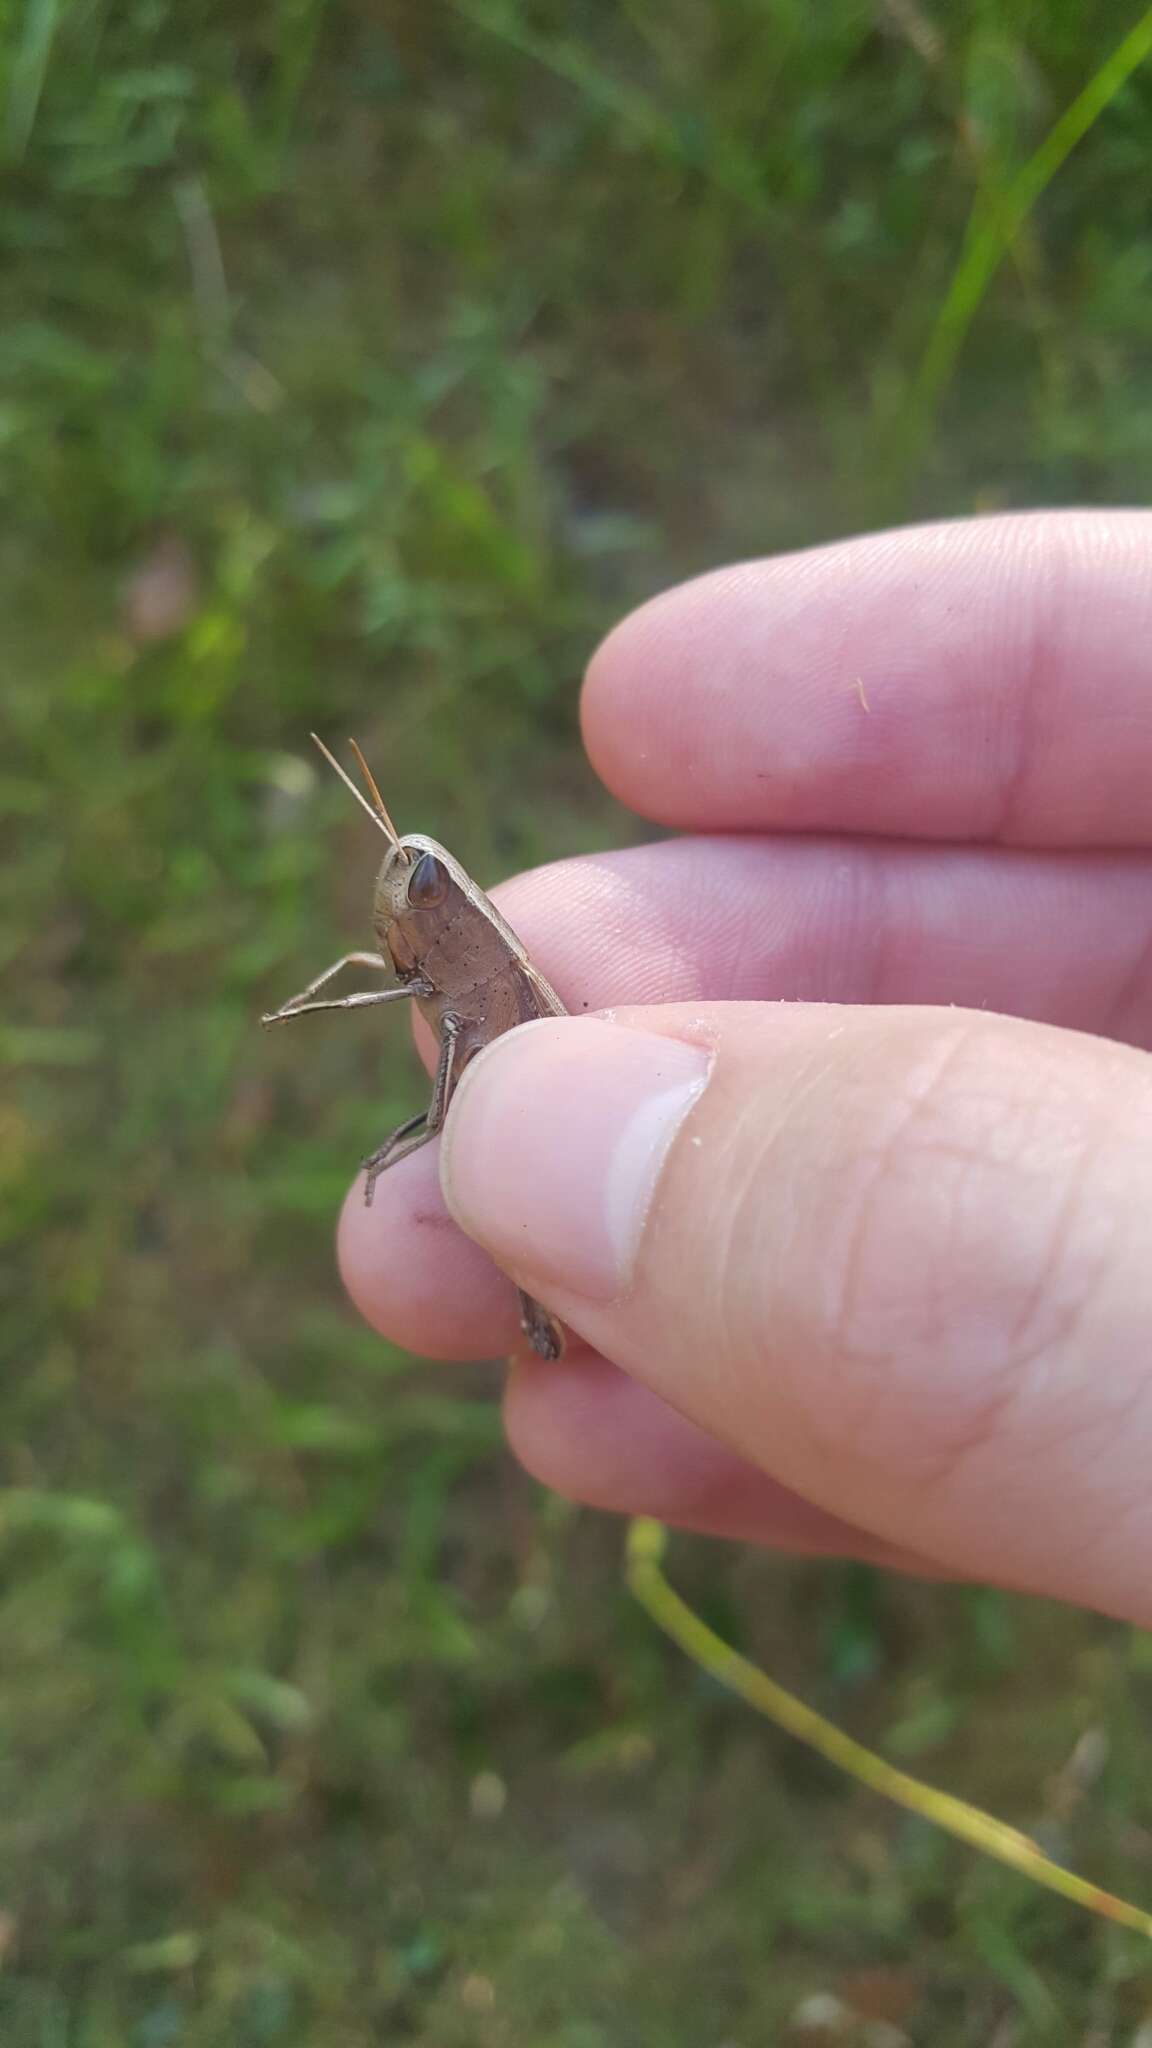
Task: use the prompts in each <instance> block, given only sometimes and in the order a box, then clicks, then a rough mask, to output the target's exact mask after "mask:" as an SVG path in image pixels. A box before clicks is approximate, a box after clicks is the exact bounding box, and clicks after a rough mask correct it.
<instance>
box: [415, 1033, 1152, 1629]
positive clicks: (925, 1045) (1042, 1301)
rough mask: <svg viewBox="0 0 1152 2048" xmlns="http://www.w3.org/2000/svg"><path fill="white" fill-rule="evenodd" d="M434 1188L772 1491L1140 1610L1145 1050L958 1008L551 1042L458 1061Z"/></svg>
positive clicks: (1148, 1437) (1151, 1331) (1148, 1516)
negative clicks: (776, 1485)
mask: <svg viewBox="0 0 1152 2048" xmlns="http://www.w3.org/2000/svg"><path fill="white" fill-rule="evenodd" d="M441 1176H442V1181H443V1186H444V1192H445V1196H446V1199H447V1201H448V1205H449V1207H450V1208H451V1210H452V1212H453V1214H454V1215H455V1217H456V1219H457V1221H458V1222H459V1223H460V1224H461V1225H462V1227H463V1228H464V1229H465V1230H466V1231H467V1232H468V1234H469V1235H470V1236H472V1237H474V1238H476V1239H477V1240H478V1241H479V1242H480V1243H481V1244H483V1245H484V1246H485V1247H486V1248H487V1249H488V1250H489V1251H490V1252H491V1253H492V1255H493V1257H494V1258H495V1259H496V1260H497V1262H498V1263H499V1264H501V1265H502V1266H503V1267H504V1268H505V1269H506V1270H507V1271H508V1272H509V1273H511V1274H512V1275H513V1276H514V1277H515V1278H516V1280H517V1281H519V1283H520V1284H521V1285H522V1286H524V1287H526V1288H528V1290H529V1291H530V1292H531V1293H533V1294H535V1295H538V1296H539V1297H540V1298H541V1299H542V1300H543V1301H544V1302H545V1303H546V1304H547V1305H548V1306H549V1307H550V1308H551V1309H553V1310H554V1311H555V1312H556V1314H558V1315H559V1316H560V1317H561V1318H562V1319H563V1320H564V1321H565V1322H566V1323H567V1324H568V1325H569V1326H570V1327H571V1328H572V1329H574V1330H575V1331H576V1332H578V1333H579V1335H580V1336H581V1337H582V1338H584V1339H585V1340H586V1341H587V1342H588V1343H589V1344H591V1345H593V1346H595V1347H596V1349H598V1350H599V1351H601V1352H603V1353H604V1354H605V1355H606V1356H607V1357H609V1358H611V1359H613V1360H614V1361H615V1362H616V1363H617V1364H618V1365H620V1366H622V1367H623V1368H624V1369H625V1371H627V1372H628V1373H630V1374H632V1375H633V1376H634V1377H635V1378H636V1379H638V1380H642V1381H644V1382H645V1383H646V1384H647V1385H648V1386H650V1387H651V1388H653V1389H654V1390H655V1391H656V1392H657V1393H659V1394H660V1395H661V1396H663V1398H664V1399H665V1400H667V1401H668V1402H670V1403H671V1404H672V1405H673V1406H674V1407H676V1408H678V1409H680V1410H681V1412H682V1413H684V1414H685V1415H687V1416H689V1417H690V1418H691V1419H692V1420H693V1421H695V1422H696V1423H697V1424H699V1425H701V1426H702V1427H704V1428H705V1429H707V1430H709V1431H710V1432H711V1433H712V1434H713V1435H715V1436H716V1437H718V1438H720V1439H722V1440H723V1441H724V1442H726V1443H727V1444H728V1445H729V1446H731V1447H732V1448H733V1449H735V1450H737V1451H739V1452H740V1454H741V1455H742V1456H743V1457H744V1458H746V1459H749V1460H751V1461H752V1462H753V1463H755V1464H757V1465H759V1466H760V1467H761V1468H762V1469H763V1470H765V1471H767V1472H769V1473H771V1474H772V1476H773V1477H774V1478H775V1479H777V1480H780V1481H782V1482H784V1483H785V1484H786V1485H788V1486H790V1487H792V1488H795V1489H796V1490H797V1491H798V1492H800V1493H802V1494H804V1495H805V1496H806V1497H807V1498H808V1499H810V1500H811V1501H813V1502H815V1503H817V1504H818V1505H820V1506H821V1507H823V1508H826V1509H828V1510H830V1511H831V1512H832V1513H834V1514H836V1515H839V1516H842V1517H844V1518H845V1519H847V1520H849V1521H851V1522H855V1523H857V1524H859V1525H860V1526H861V1527H863V1528H865V1529H868V1530H870V1531H872V1532H873V1533H874V1534H875V1535H877V1536H879V1537H882V1538H884V1539H885V1540H887V1541H888V1542H891V1543H896V1544H899V1545H901V1546H903V1547H904V1548H905V1549H910V1550H914V1551H918V1552H921V1553H923V1554H925V1555H926V1556H928V1557H930V1558H932V1559H934V1560H935V1561H936V1562H937V1563H938V1564H940V1565H942V1566H944V1567H946V1568H948V1569H949V1570H952V1571H957V1572H962V1573H964V1574H966V1575H968V1576H971V1577H975V1576H979V1577H982V1578H989V1579H996V1580H999V1581H1001V1582H1002V1583H1006V1584H1011V1585H1015V1586H1018V1587H1021V1588H1025V1589H1029V1590H1032V1591H1035V1592H1046V1593H1052V1594H1057V1595H1060V1596H1062V1597H1065V1598H1069V1599H1077V1600H1082V1601H1084V1602H1086V1603H1088V1604H1090V1605H1094V1606H1098V1607H1101V1608H1103V1609H1105V1610H1108V1611H1110V1612H1113V1613H1117V1614H1123V1615H1126V1616H1128V1617H1130V1618H1132V1619H1136V1620H1142V1621H1145V1622H1147V1621H1149V1620H1152V1570H1150V1569H1149V1560H1150V1554H1152V1552H1150V1539H1152V1488H1150V1487H1149V1483H1148V1481H1149V1472H1150V1470H1152V1256H1150V1249H1149V1237H1150V1224H1149V1219H1150V1218H1152V1062H1150V1061H1149V1060H1148V1059H1147V1058H1146V1057H1145V1056H1144V1055H1142V1054H1140V1053H1136V1052H1133V1051H1131V1050H1129V1049H1127V1048H1125V1047H1120V1046H1114V1045H1111V1044H1109V1043H1107V1042H1106V1041H1104V1040H1100V1039H1094V1038H1088V1037H1081V1036H1079V1035H1077V1034H1074V1033H1071V1032H1061V1031H1055V1030H1049V1029H1047V1028H1045V1027H1042V1026H1038V1025H1031V1024H1023V1023H1017V1022H1015V1021H1013V1020H1010V1019H1007V1018H1002V1017H990V1016H987V1015H984V1014H982V1013H965V1012H962V1011H955V1010H928V1009H924V1010H910V1009H897V1008H891V1009H849V1008H836V1007H832V1006H827V1005H809V1004H760V1005H753V1004H715V1005H712V1006H706V1007H703V1008H701V1007H699V1006H693V1007H690V1008H689V1007H669V1008H660V1009H648V1010H630V1011H617V1012H614V1013H613V1014H612V1017H611V1018H610V1019H598V1018H557V1019H548V1020H546V1021H543V1022H539V1023H534V1024H529V1025H527V1026H524V1027H523V1028H521V1029H519V1030H517V1031H514V1032H512V1033H510V1034H508V1035H507V1036H505V1037H503V1038H500V1039H499V1040H497V1042H496V1043H495V1044H494V1045H492V1046H491V1047H490V1048H489V1049H488V1050H487V1051H486V1052H484V1053H483V1054H482V1055H481V1056H480V1058H479V1059H478V1060H477V1061H476V1062H475V1063H474V1064H473V1065H472V1066H471V1067H470V1068H469V1070H468V1072H467V1074H466V1075H465V1078H464V1080H463V1081H462V1083H461V1086H460V1089H459V1092H458V1094H457V1097H456V1101H455V1103H454V1105H453V1109H452V1112H451V1114H450V1116H449V1118H448V1124H447V1129H446V1132H445V1138H444V1145H443V1151H442V1161H441ZM547 1370H548V1368H547V1366H545V1365H541V1367H540V1371H541V1372H546V1371H547Z"/></svg>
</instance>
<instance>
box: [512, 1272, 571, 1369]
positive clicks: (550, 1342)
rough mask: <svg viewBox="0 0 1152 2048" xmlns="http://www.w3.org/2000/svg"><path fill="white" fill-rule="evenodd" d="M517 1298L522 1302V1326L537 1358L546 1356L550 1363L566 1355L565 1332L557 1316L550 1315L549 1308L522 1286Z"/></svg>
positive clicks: (518, 1289) (518, 1290) (519, 1288)
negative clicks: (526, 1291) (542, 1305)
mask: <svg viewBox="0 0 1152 2048" xmlns="http://www.w3.org/2000/svg"><path fill="white" fill-rule="evenodd" d="M516 1298H517V1300H518V1301H519V1303H520V1328H521V1329H522V1330H523V1332H524V1335H525V1336H526V1337H527V1339H528V1342H529V1343H530V1345H531V1346H532V1349H533V1351H534V1352H535V1353H536V1356H537V1358H546V1359H548V1361H549V1363H550V1364H555V1362H556V1360H557V1359H558V1358H563V1356H564V1332H563V1330H562V1329H561V1328H560V1325H559V1323H558V1322H557V1321H556V1318H555V1316H550V1315H549V1313H548V1311H547V1309H546V1308H542V1307H541V1305H540V1303H539V1302H538V1301H533V1299H532V1296H531V1295H530V1294H525V1292H524V1289H523V1288H522V1287H518V1288H517V1289H516Z"/></svg>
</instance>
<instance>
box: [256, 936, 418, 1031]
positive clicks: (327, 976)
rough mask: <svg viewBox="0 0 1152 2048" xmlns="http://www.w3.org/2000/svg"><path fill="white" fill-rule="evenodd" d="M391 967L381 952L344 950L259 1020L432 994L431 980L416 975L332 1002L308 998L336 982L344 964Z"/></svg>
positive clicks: (271, 1021) (281, 1020)
mask: <svg viewBox="0 0 1152 2048" xmlns="http://www.w3.org/2000/svg"><path fill="white" fill-rule="evenodd" d="M388 966H389V962H388V961H387V960H384V959H382V958H381V956H380V954H379V953H345V955H344V957H343V959H341V960H337V961H336V962H335V964H334V965H333V966H331V967H326V968H325V969H324V972H323V974H318V975H317V976H316V979H315V981H310V982H309V983H308V986H307V988H302V989H301V991H300V993H299V995H297V996H290V997H289V998H288V1001H287V1002H286V1003H282V1004H281V1006H280V1008H279V1009H278V1010H272V1011H270V1012H269V1014H268V1016H266V1017H261V1019H260V1022H261V1023H262V1024H287V1023H288V1022H289V1021H290V1019H291V1018H293V1017H306V1016H308V1015H310V1014H311V1012H312V1011H314V1010H363V1009H367V1008H368V1007H369V1005H371V1004H373V1003H395V1002H398V1001H399V1000H400V998H401V997H402V996H428V995H431V994H432V986H431V983H430V982H427V981H423V980H421V979H420V978H419V977H417V978H416V979H414V980H412V981H405V982H402V983H401V984H400V985H399V987H396V988H381V989H361V990H358V991H357V992H356V993H355V994H354V995H350V996H337V997H335V999H334V1000H332V1001H331V1002H325V1003H310V1002H309V1001H308V997H309V996H313V995H315V993H316V991H317V989H320V988H324V987H325V985H326V984H327V983H328V982H330V981H334V980H335V978H336V976H337V975H338V974H339V973H340V972H341V971H342V969H343V968H345V967H379V968H380V969H381V971H382V972H385V973H386V972H387V971H388Z"/></svg>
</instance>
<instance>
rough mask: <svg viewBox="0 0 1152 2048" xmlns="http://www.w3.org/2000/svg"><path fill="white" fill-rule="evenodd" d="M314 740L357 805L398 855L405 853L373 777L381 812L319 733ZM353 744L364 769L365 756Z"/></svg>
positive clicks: (372, 783) (370, 779)
mask: <svg viewBox="0 0 1152 2048" xmlns="http://www.w3.org/2000/svg"><path fill="white" fill-rule="evenodd" d="M312 738H313V740H314V741H315V742H316V745H317V746H318V747H319V749H320V752H321V753H322V754H323V756H324V759H325V760H326V761H327V763H328V766H329V767H330V768H334V769H335V770H336V773H337V775H338V776H339V777H340V780H341V782H342V783H343V784H344V786H345V788H347V789H350V790H351V791H352V794H353V796H354V797H355V799H356V801H357V803H358V804H359V805H360V808H361V810H363V811H367V813H368V816H369V817H370V818H371V820H372V823H373V824H374V825H376V826H377V827H378V828H379V830H380V831H381V832H383V834H384V837H385V839H389V840H391V842H392V845H393V846H394V847H395V848H396V851H397V853H403V851H404V848H403V847H402V846H401V844H400V840H399V837H398V835H397V832H396V827H395V826H394V824H393V823H392V820H391V818H390V817H389V816H388V813H387V811H386V810H385V809H384V805H383V803H382V802H381V800H380V792H379V790H378V789H377V788H376V784H375V783H374V782H373V781H372V777H371V776H370V775H369V776H368V782H369V786H370V788H371V790H372V793H373V795H374V796H375V798H376V801H377V803H378V804H379V806H380V808H379V810H373V808H372V805H371V804H370V803H369V801H368V799H367V797H366V796H363V795H362V794H361V792H360V791H359V790H358V789H357V787H356V784H355V783H354V782H353V780H352V777H351V776H350V775H349V774H348V773H347V772H346V770H345V769H343V768H342V767H341V766H340V763H339V761H338V760H337V759H336V756H335V754H331V753H329V751H328V749H327V747H326V746H325V745H324V742H323V740H322V739H321V738H320V735H319V733H315V732H314V733H313V734H312ZM351 744H352V746H353V747H355V748H356V756H357V759H358V760H359V762H360V765H361V767H363V766H364V756H363V755H362V754H361V752H360V749H359V747H357V746H356V742H355V740H353V741H352V742H351Z"/></svg>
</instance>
